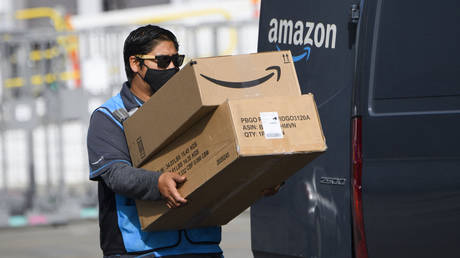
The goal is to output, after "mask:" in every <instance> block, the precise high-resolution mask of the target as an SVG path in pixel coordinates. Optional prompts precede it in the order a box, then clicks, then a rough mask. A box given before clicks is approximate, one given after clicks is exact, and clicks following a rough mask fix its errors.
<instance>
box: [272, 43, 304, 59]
mask: <svg viewBox="0 0 460 258" xmlns="http://www.w3.org/2000/svg"><path fill="white" fill-rule="evenodd" d="M276 49H277V50H278V51H281V49H280V47H279V46H278V45H276ZM303 50H305V51H304V52H303V53H300V54H299V55H296V56H294V55H293V56H292V61H294V63H295V62H298V61H300V60H302V59H304V58H305V61H308V59H310V51H311V48H310V47H309V46H306V47H304V48H303Z"/></svg>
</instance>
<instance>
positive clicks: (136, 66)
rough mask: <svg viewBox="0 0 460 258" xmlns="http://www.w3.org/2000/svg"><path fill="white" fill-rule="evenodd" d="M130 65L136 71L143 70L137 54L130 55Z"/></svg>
mask: <svg viewBox="0 0 460 258" xmlns="http://www.w3.org/2000/svg"><path fill="white" fill-rule="evenodd" d="M129 66H130V67H131V71H133V72H134V73H138V72H140V71H141V65H140V62H139V59H137V58H136V57H135V56H130V57H129Z"/></svg>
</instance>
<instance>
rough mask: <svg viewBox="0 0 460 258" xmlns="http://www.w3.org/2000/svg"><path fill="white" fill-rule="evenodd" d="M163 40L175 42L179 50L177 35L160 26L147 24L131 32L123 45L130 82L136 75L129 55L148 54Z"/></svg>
mask: <svg viewBox="0 0 460 258" xmlns="http://www.w3.org/2000/svg"><path fill="white" fill-rule="evenodd" d="M162 41H171V42H173V43H174V46H175V47H176V50H177V51H179V43H177V39H176V36H174V34H173V33H172V32H171V31H169V30H167V29H163V28H161V27H159V26H155V25H146V26H142V27H139V28H137V29H135V30H133V31H131V33H129V35H128V37H127V38H126V40H125V45H124V47H123V60H124V62H125V72H126V77H128V81H129V82H131V80H132V79H133V78H134V75H135V74H134V72H133V71H132V70H131V67H130V65H129V57H130V56H135V55H145V54H148V53H149V52H151V51H152V49H154V48H155V47H156V46H157V45H158V44H159V43H160V42H162Z"/></svg>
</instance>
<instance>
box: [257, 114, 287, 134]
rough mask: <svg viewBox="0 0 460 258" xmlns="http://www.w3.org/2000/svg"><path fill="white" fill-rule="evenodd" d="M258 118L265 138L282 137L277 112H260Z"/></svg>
mask: <svg viewBox="0 0 460 258" xmlns="http://www.w3.org/2000/svg"><path fill="white" fill-rule="evenodd" d="M260 120H261V121H262V127H263V128H264V135H265V139H281V138H283V131H282V130H281V125H280V120H279V117H278V112H260Z"/></svg>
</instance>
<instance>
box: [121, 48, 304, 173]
mask: <svg viewBox="0 0 460 258" xmlns="http://www.w3.org/2000/svg"><path fill="white" fill-rule="evenodd" d="M300 95H301V92H300V86H299V83H298V80H297V74H296V71H295V68H294V64H293V62H292V56H291V52H290V51H276V52H265V53H257V54H247V55H236V56H221V57H209V58H197V59H194V60H192V61H190V62H189V63H188V64H187V65H185V67H184V68H182V69H181V70H180V71H179V72H178V73H177V74H175V75H174V76H173V77H172V78H171V79H170V80H169V81H168V82H167V83H166V84H165V85H164V86H163V87H162V88H161V89H160V90H159V91H158V92H156V93H155V94H154V95H153V96H152V97H151V99H150V100H149V101H147V102H146V103H145V104H144V105H143V106H142V107H141V108H140V109H139V110H138V111H137V112H136V113H134V115H133V116H132V117H130V118H129V119H128V120H126V121H125V122H124V127H125V135H126V140H127V143H128V147H129V151H130V155H131V160H132V162H133V166H135V167H140V166H141V165H142V164H144V163H145V162H146V161H147V160H149V159H150V158H151V157H152V156H153V154H154V153H155V152H158V151H159V150H160V149H161V148H162V147H164V146H166V144H167V143H169V142H170V141H171V140H173V139H174V138H176V137H177V136H179V135H180V134H182V133H183V132H184V131H186V129H187V128H189V127H190V126H191V125H193V124H194V123H195V122H196V121H198V120H199V119H200V118H201V117H203V116H204V115H206V114H207V113H209V112H210V111H213V110H215V108H216V107H217V106H218V105H220V104H222V103H223V102H224V101H225V100H226V99H236V98H254V97H261V96H300ZM166 110H167V112H166Z"/></svg>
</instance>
